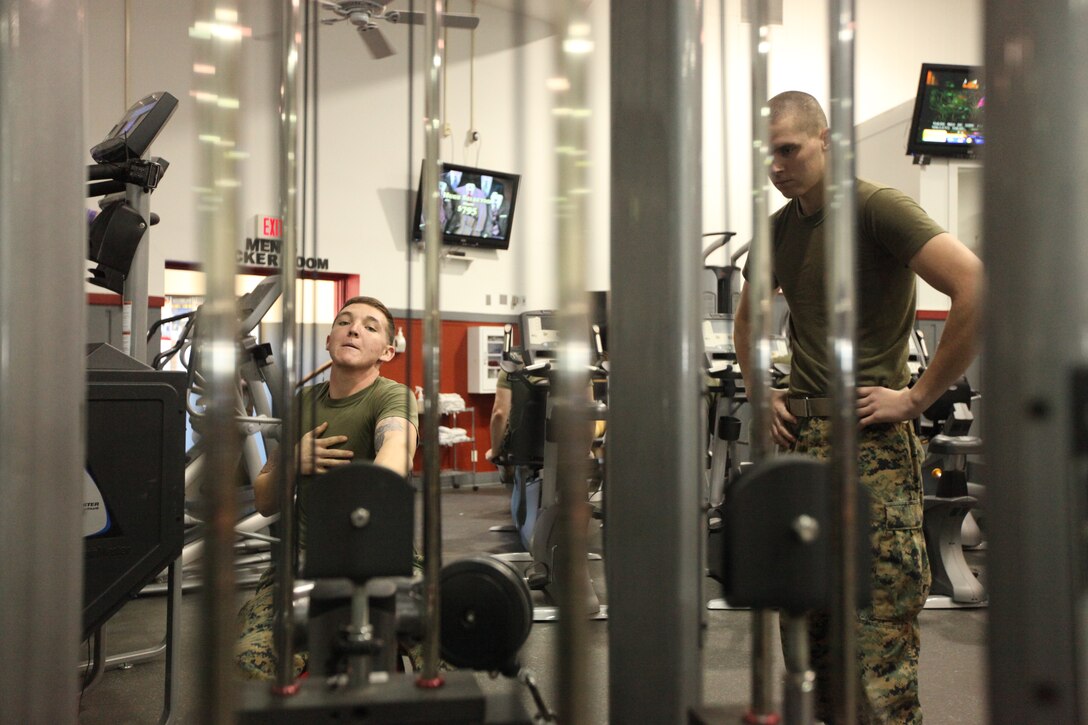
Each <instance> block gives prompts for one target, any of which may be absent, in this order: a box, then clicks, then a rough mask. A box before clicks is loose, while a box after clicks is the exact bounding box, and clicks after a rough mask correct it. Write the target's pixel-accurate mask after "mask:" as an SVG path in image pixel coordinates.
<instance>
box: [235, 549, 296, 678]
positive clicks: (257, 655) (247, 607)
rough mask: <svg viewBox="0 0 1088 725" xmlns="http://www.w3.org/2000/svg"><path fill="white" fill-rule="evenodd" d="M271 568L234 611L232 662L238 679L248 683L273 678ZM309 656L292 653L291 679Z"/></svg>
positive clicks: (274, 665) (272, 574)
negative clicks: (292, 669)
mask: <svg viewBox="0 0 1088 725" xmlns="http://www.w3.org/2000/svg"><path fill="white" fill-rule="evenodd" d="M274 572H275V569H274V568H272V567H269V568H268V569H266V570H265V572H264V574H261V578H260V580H259V581H258V582H257V589H256V591H254V592H253V596H251V597H250V598H249V599H248V600H246V603H245V604H243V605H242V608H241V609H240V610H238V640H237V642H235V644H234V661H235V662H236V663H237V665H238V671H239V672H240V673H241V675H242V677H244V678H246V679H249V680H274V679H276V649H275V644H274V643H273V620H274V613H275V611H276V610H275V598H274V591H275V573H274ZM308 659H309V655H308V653H306V652H296V653H295V654H294V662H295V673H294V674H295V677H298V676H299V675H300V674H302V671H303V670H304V669H306V664H307V660H308Z"/></svg>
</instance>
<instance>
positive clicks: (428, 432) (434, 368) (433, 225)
mask: <svg viewBox="0 0 1088 725" xmlns="http://www.w3.org/2000/svg"><path fill="white" fill-rule="evenodd" d="M443 12H444V3H443V0H431V2H430V3H428V5H427V14H426V19H425V22H424V35H425V36H426V37H427V42H426V43H425V44H424V46H423V47H424V49H425V50H424V52H425V53H426V54H427V64H426V87H425V88H424V92H423V98H424V102H423V117H424V125H423V132H424V134H423V135H424V161H423V219H424V222H425V223H424V227H423V240H424V253H423V268H424V277H425V279H424V292H423V304H424V307H425V308H426V309H425V310H424V312H423V441H422V442H423V528H424V532H423V574H424V579H425V581H426V587H425V592H426V593H425V597H424V598H425V602H426V610H425V611H426V616H427V625H426V627H425V636H424V640H423V672H422V673H421V676H420V684H421V685H424V686H434V685H437V684H441V680H440V679H439V677H438V659H439V645H440V642H441V632H440V631H439V626H440V624H439V623H440V619H439V611H438V607H439V591H438V574H439V572H440V571H441V570H442V481H441V477H440V476H439V469H440V466H441V449H440V448H439V446H438V422H439V421H438V418H439V413H438V386H439V380H440V378H439V373H440V371H441V367H440V365H441V360H440V353H441V346H440V340H441V335H442V318H441V310H440V308H439V302H440V298H439V276H438V273H439V266H440V262H441V255H442V239H441V236H440V232H439V229H438V175H439V173H440V169H441V167H442V162H441V161H440V159H439V158H438V153H439V149H438V144H439V141H440V140H441V136H440V133H441V121H442V119H440V118H439V117H438V113H439V109H440V108H442V88H441V83H440V81H441V78H442V75H441V74H442V66H443V65H444V64H445V46H444V43H443V41H442V33H441V27H440V21H441V18H442V13H443Z"/></svg>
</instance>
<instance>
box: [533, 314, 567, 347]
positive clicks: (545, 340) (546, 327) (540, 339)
mask: <svg viewBox="0 0 1088 725" xmlns="http://www.w3.org/2000/svg"><path fill="white" fill-rule="evenodd" d="M553 320H554V318H553V317H543V316H540V317H535V316H534V317H530V318H529V319H528V320H527V321H526V328H527V331H528V333H529V335H528V340H527V341H526V343H527V346H528V347H530V348H549V347H555V346H556V345H557V344H558V343H559V330H557V329H556V328H554V327H552V326H551V323H552V321H553Z"/></svg>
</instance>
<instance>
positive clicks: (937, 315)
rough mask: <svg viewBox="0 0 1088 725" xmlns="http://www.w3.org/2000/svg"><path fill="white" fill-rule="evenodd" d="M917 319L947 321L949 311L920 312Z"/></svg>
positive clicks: (916, 316)
mask: <svg viewBox="0 0 1088 725" xmlns="http://www.w3.org/2000/svg"><path fill="white" fill-rule="evenodd" d="M915 318H916V319H919V320H947V319H948V310H918V312H917V313H916V314H915Z"/></svg>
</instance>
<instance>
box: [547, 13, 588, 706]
mask: <svg viewBox="0 0 1088 725" xmlns="http://www.w3.org/2000/svg"><path fill="white" fill-rule="evenodd" d="M556 51H557V57H556V67H557V68H558V70H559V78H561V79H563V81H564V83H561V84H559V86H558V90H557V94H556V105H555V109H554V116H555V119H556V123H557V125H558V129H557V131H558V133H557V134H556V137H557V140H558V146H557V147H556V156H557V159H556V160H557V162H558V167H559V174H558V177H557V181H558V187H557V188H556V214H557V217H558V229H559V254H558V264H557V268H558V269H559V279H558V283H559V346H560V351H559V371H558V379H557V381H556V390H555V395H556V397H555V401H554V403H555V405H554V411H553V412H554V415H555V417H556V420H558V421H559V425H558V426H557V428H558V441H557V443H558V466H557V473H558V477H557V486H558V490H559V518H558V524H559V547H558V561H557V562H556V565H557V570H558V571H557V572H556V574H557V579H558V582H557V587H556V588H557V589H558V590H559V592H560V599H559V603H558V604H559V637H558V641H557V645H558V658H557V660H558V663H559V716H560V719H561V720H562V721H563V722H570V723H583V722H588V721H589V663H588V658H587V651H586V636H587V631H588V626H589V625H588V620H587V617H586V600H587V599H588V597H589V594H590V592H589V591H588V588H589V580H588V577H587V576H586V556H587V543H586V539H587V529H588V527H589V520H590V517H589V506H588V504H587V502H586V478H587V475H588V473H589V471H588V458H587V455H588V452H589V446H590V436H589V430H590V426H592V423H590V421H589V419H588V415H587V411H588V404H589V397H588V389H589V372H588V371H589V363H590V351H589V318H588V304H587V298H586V267H587V262H586V236H587V229H588V217H589V214H588V209H587V203H588V202H589V200H590V199H592V198H593V196H592V194H590V189H589V163H590V162H589V148H588V146H589V123H590V120H591V116H590V111H589V92H588V91H589V87H588V81H589V72H588V71H589V67H588V66H589V61H590V58H591V57H592V55H591V54H592V51H593V40H592V33H591V32H590V23H589V18H588V15H587V13H586V7H585V1H584V0H563V2H561V3H560V22H559V42H558V43H557V46H556Z"/></svg>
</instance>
